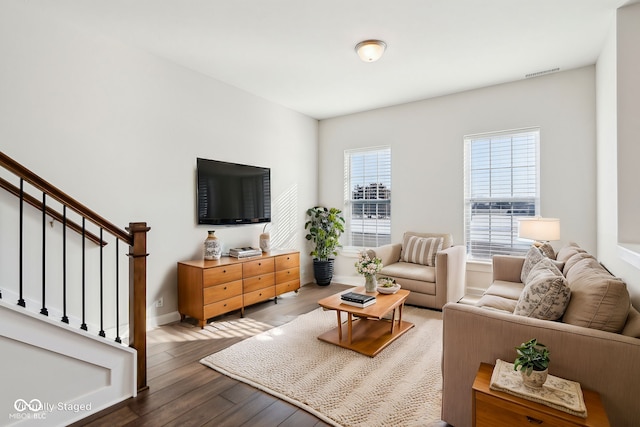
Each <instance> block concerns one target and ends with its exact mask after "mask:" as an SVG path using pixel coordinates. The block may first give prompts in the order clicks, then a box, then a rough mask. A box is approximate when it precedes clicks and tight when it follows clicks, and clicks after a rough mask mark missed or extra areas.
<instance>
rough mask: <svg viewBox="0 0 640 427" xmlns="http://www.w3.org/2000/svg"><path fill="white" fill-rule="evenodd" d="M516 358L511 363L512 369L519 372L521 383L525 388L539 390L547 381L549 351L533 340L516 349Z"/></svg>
mask: <svg viewBox="0 0 640 427" xmlns="http://www.w3.org/2000/svg"><path fill="white" fill-rule="evenodd" d="M516 352H517V353H518V357H517V358H516V360H515V361H514V362H513V369H515V370H516V371H517V370H518V368H519V370H520V373H521V374H522V381H523V382H524V385H526V386H527V387H533V388H540V387H542V385H543V384H544V382H545V381H546V380H547V374H548V373H549V370H548V368H549V361H550V359H549V350H547V347H546V346H545V345H544V344H542V343H539V342H538V340H537V339H535V338H533V339H530V340H529V341H527V342H525V343H522V344H520V346H519V347H516Z"/></svg>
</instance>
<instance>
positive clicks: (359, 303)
mask: <svg viewBox="0 0 640 427" xmlns="http://www.w3.org/2000/svg"><path fill="white" fill-rule="evenodd" d="M375 303H376V299H375V298H374V299H371V300H369V301H367V302H364V303H361V302H355V301H349V300H346V299H343V300H342V304H347V305H351V306H353V307H359V308H365V307H369V306H370V305H373V304H375Z"/></svg>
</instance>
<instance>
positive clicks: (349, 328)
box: [347, 313, 353, 345]
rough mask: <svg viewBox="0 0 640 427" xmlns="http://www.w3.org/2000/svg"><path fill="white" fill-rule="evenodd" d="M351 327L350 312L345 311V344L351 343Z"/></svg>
mask: <svg viewBox="0 0 640 427" xmlns="http://www.w3.org/2000/svg"><path fill="white" fill-rule="evenodd" d="M352 327H353V322H352V319H351V313H347V344H349V345H350V344H351V330H352Z"/></svg>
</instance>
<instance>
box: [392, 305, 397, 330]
mask: <svg viewBox="0 0 640 427" xmlns="http://www.w3.org/2000/svg"><path fill="white" fill-rule="evenodd" d="M395 326H396V309H395V308H394V309H393V311H392V312H391V335H393V331H394V330H395Z"/></svg>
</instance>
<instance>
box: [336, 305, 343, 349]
mask: <svg viewBox="0 0 640 427" xmlns="http://www.w3.org/2000/svg"><path fill="white" fill-rule="evenodd" d="M336 313H338V342H342V322H341V320H342V313H341V312H340V310H336Z"/></svg>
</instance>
